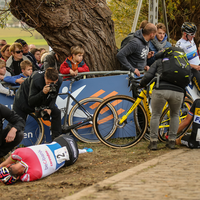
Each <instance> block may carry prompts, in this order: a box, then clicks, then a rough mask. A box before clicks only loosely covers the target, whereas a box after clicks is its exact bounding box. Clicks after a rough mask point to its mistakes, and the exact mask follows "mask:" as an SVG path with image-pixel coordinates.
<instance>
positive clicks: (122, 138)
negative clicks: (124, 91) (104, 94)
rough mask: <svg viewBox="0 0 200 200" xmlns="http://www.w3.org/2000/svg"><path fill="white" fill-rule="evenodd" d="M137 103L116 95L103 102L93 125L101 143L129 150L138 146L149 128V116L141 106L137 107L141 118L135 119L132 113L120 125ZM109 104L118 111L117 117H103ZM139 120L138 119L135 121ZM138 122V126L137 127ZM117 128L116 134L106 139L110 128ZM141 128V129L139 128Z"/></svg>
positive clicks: (95, 115)
mask: <svg viewBox="0 0 200 200" xmlns="http://www.w3.org/2000/svg"><path fill="white" fill-rule="evenodd" d="M134 103H135V99H133V98H132V97H129V96H125V95H116V96H113V97H110V98H108V99H106V100H105V101H103V102H102V103H101V104H100V105H99V106H98V108H97V109H96V111H95V113H94V118H93V125H94V130H95V133H96V135H97V137H98V138H99V140H101V142H103V143H104V144H105V145H107V146H109V147H112V148H128V147H131V146H133V145H135V144H137V143H138V142H139V141H140V140H141V139H142V137H143V136H144V133H145V132H146V128H147V115H146V112H145V110H144V107H143V106H142V105H141V104H138V105H137V107H136V108H137V113H139V117H138V116H136V117H135V113H134V112H132V113H131V114H130V115H129V116H128V117H127V119H126V120H125V121H124V122H123V124H119V121H120V119H121V118H122V117H123V116H125V115H126V114H127V111H128V110H129V109H130V108H131V106H132V105H133V104H134ZM108 104H112V105H113V106H114V107H115V110H116V111H117V114H118V115H117V117H110V116H108V117H106V116H104V115H103V116H102V113H103V112H104V111H105V110H106V109H108V108H107V107H108ZM135 118H137V119H135ZM136 120H137V122H138V124H137V125H136ZM114 126H115V128H116V132H115V133H114V134H113V136H112V137H110V138H107V139H105V137H104V135H105V134H107V132H108V131H109V129H110V127H114ZM138 126H139V127H138Z"/></svg>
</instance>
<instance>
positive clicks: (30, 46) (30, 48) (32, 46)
mask: <svg viewBox="0 0 200 200" xmlns="http://www.w3.org/2000/svg"><path fill="white" fill-rule="evenodd" d="M28 48H29V51H30V52H31V50H32V49H36V46H35V45H34V44H29V46H28Z"/></svg>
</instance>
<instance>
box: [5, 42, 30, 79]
mask: <svg viewBox="0 0 200 200" xmlns="http://www.w3.org/2000/svg"><path fill="white" fill-rule="evenodd" d="M9 51H10V53H11V56H10V57H9V58H8V60H7V61H6V67H7V70H8V71H9V72H10V73H11V75H12V76H15V75H19V74H21V73H22V71H21V67H20V63H21V62H22V61H23V60H29V59H28V58H27V57H26V56H24V55H23V50H22V45H21V44H20V43H14V44H12V45H11V46H10V48H9Z"/></svg>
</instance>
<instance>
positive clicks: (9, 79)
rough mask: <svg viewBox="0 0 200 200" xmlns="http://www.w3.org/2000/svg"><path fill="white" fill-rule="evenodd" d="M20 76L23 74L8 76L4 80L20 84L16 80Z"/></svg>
mask: <svg viewBox="0 0 200 200" xmlns="http://www.w3.org/2000/svg"><path fill="white" fill-rule="evenodd" d="M19 78H21V76H18V75H17V76H6V77H5V78H4V79H3V80H4V81H5V82H7V83H11V84H12V85H19V84H18V83H16V82H15V81H16V80H17V79H19Z"/></svg>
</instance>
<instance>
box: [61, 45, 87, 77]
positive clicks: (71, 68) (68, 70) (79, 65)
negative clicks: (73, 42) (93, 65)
mask: <svg viewBox="0 0 200 200" xmlns="http://www.w3.org/2000/svg"><path fill="white" fill-rule="evenodd" d="M84 52H85V51H84V49H83V47H82V46H79V45H77V46H72V47H71V48H70V53H71V56H69V57H67V58H66V60H65V61H64V62H63V63H62V64H61V66H60V73H61V74H71V76H76V75H77V74H78V73H80V72H89V71H90V70H89V67H88V66H87V65H86V63H85V62H84V61H83V55H84ZM64 78H66V77H64Z"/></svg>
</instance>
